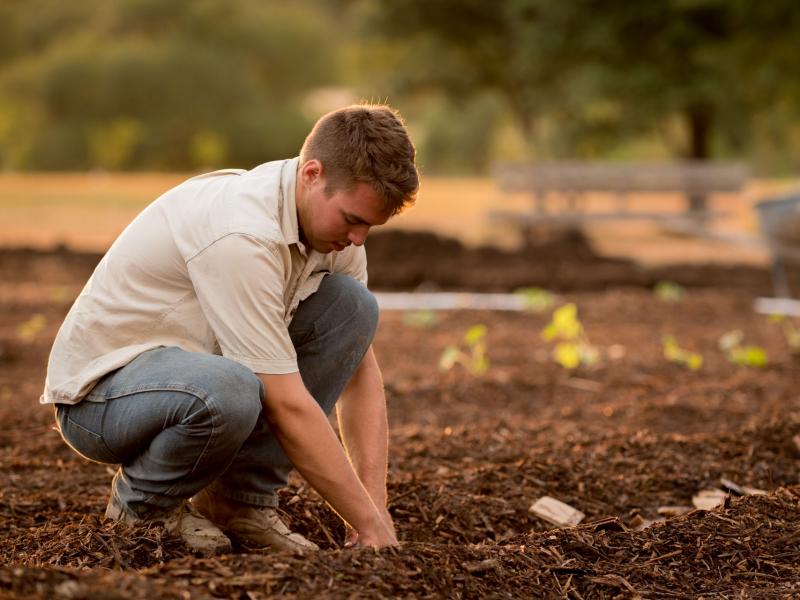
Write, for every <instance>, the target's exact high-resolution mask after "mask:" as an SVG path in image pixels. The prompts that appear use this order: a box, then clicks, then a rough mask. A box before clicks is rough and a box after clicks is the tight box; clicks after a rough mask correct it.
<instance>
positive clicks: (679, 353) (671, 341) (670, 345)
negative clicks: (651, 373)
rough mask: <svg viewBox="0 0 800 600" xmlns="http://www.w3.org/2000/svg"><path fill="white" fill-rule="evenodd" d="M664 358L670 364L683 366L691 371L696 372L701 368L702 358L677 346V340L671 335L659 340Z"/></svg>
mask: <svg viewBox="0 0 800 600" xmlns="http://www.w3.org/2000/svg"><path fill="white" fill-rule="evenodd" d="M661 345H662V348H663V351H664V358H666V359H667V360H668V361H670V362H674V363H677V364H679V365H683V366H684V367H686V368H687V369H690V370H691V371H697V370H699V369H700V368H701V367H702V366H703V356H702V355H701V354H698V353H697V352H691V351H689V350H684V349H683V348H681V347H680V346H679V345H678V342H677V340H676V339H675V338H674V337H673V336H671V335H665V336H664V337H662V338H661Z"/></svg>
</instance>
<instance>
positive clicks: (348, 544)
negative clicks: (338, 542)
mask: <svg viewBox="0 0 800 600" xmlns="http://www.w3.org/2000/svg"><path fill="white" fill-rule="evenodd" d="M357 544H358V532H357V531H356V530H355V529H353V528H352V527H348V528H347V532H346V533H345V536H344V547H345V548H352V547H353V546H356V545H357Z"/></svg>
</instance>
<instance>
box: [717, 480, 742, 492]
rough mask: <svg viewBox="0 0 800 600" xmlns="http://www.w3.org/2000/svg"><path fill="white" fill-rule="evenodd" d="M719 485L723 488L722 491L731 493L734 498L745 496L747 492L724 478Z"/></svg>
mask: <svg viewBox="0 0 800 600" xmlns="http://www.w3.org/2000/svg"><path fill="white" fill-rule="evenodd" d="M719 484H720V485H721V486H722V489H723V490H725V491H727V492H730V493H731V494H733V495H734V496H744V495H745V491H744V489H743V488H741V487H740V486H738V485H736V484H735V483H734V482H733V481H731V480H730V479H725V478H724V477H720V478H719Z"/></svg>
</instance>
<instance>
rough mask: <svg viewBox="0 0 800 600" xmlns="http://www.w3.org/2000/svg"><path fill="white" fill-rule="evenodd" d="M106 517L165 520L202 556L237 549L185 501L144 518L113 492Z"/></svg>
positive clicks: (133, 521)
mask: <svg viewBox="0 0 800 600" xmlns="http://www.w3.org/2000/svg"><path fill="white" fill-rule="evenodd" d="M106 518H108V519H113V520H115V521H122V522H123V523H129V524H142V523H162V524H163V525H164V529H166V530H167V532H168V533H170V534H172V535H177V536H179V537H180V538H181V539H182V540H183V541H184V543H185V544H186V545H187V546H188V547H189V549H190V550H191V551H192V552H194V553H196V554H200V555H202V556H215V555H217V554H224V553H226V552H230V551H231V550H232V549H233V548H232V546H231V541H230V539H228V536H226V535H225V534H224V533H222V531H221V530H220V528H219V527H217V526H216V525H214V523H212V522H211V521H209V520H208V519H206V518H205V517H204V516H203V515H201V514H200V513H198V512H197V510H195V508H194V507H193V506H192V505H191V504H190V503H189V502H186V501H185V500H184V501H183V502H181V503H180V504H179V505H178V506H176V507H174V508H170V509H167V510H164V511H161V512H158V513H156V514H155V515H153V516H151V517H148V518H146V519H140V518H138V517H136V516H135V515H133V514H132V513H130V512H128V511H126V510H124V509H123V508H122V507H121V506H120V505H119V504H118V502H117V501H116V499H115V498H114V496H113V494H112V496H111V499H109V501H108V506H106Z"/></svg>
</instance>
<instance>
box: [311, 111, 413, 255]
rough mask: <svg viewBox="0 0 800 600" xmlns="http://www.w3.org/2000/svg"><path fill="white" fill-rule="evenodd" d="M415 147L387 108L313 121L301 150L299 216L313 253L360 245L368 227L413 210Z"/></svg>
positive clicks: (335, 112) (349, 112) (327, 116)
mask: <svg viewBox="0 0 800 600" xmlns="http://www.w3.org/2000/svg"><path fill="white" fill-rule="evenodd" d="M414 155H415V151H414V145H413V144H412V143H411V139H410V138H409V136H408V132H407V131H406V128H405V126H404V125H403V122H402V121H401V120H400V117H399V116H398V115H397V114H396V113H395V112H394V111H392V110H391V109H390V108H388V107H387V106H377V105H357V106H349V107H347V108H342V109H339V110H336V111H333V112H331V113H328V114H327V115H325V116H323V117H322V118H321V119H320V120H319V121H317V123H316V125H314V128H313V129H312V130H311V133H310V134H309V135H308V137H307V138H306V141H305V143H304V144H303V148H302V150H301V151H300V166H299V169H298V173H297V209H298V217H299V220H300V228H301V230H302V232H303V236H304V238H305V239H306V241H307V242H308V243H309V244H310V245H311V246H312V247H313V248H314V249H315V250H317V251H319V252H330V251H331V250H341V249H343V247H344V246H347V245H349V244H351V243H352V244H356V245H361V244H363V243H364V239H366V234H367V232H368V231H369V228H370V227H371V226H373V225H382V224H383V223H385V222H386V221H387V220H388V219H389V217H390V216H392V215H395V214H397V213H399V212H400V211H401V210H402V209H403V208H405V207H406V206H408V205H410V204H413V202H414V200H415V199H416V194H417V189H418V188H419V176H418V174H417V169H416V166H415V165H414Z"/></svg>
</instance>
